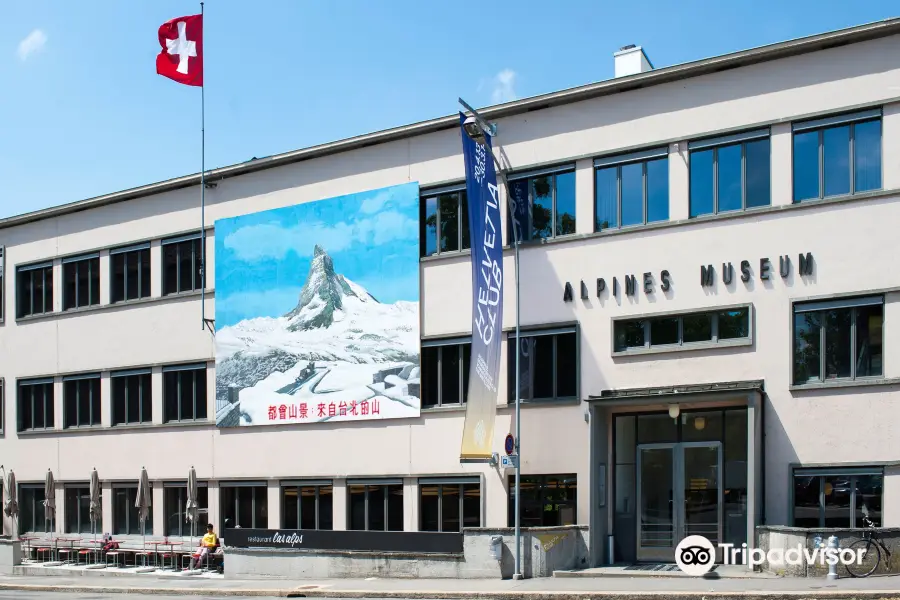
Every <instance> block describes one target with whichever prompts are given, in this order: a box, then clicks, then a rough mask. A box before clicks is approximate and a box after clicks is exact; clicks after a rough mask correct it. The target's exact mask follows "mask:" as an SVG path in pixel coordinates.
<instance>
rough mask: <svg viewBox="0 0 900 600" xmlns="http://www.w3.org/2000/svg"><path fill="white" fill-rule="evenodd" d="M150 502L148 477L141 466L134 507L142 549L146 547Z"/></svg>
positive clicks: (145, 470)
mask: <svg viewBox="0 0 900 600" xmlns="http://www.w3.org/2000/svg"><path fill="white" fill-rule="evenodd" d="M151 502H152V498H151V492H150V477H148V476H147V469H146V468H145V467H141V478H140V479H139V480H138V488H137V499H136V500H135V502H134V507H135V508H136V509H138V518H139V519H140V520H141V536H142V541H143V545H144V549H145V550H146V549H147V531H146V528H145V525H146V523H147V517H149V516H150V504H151Z"/></svg>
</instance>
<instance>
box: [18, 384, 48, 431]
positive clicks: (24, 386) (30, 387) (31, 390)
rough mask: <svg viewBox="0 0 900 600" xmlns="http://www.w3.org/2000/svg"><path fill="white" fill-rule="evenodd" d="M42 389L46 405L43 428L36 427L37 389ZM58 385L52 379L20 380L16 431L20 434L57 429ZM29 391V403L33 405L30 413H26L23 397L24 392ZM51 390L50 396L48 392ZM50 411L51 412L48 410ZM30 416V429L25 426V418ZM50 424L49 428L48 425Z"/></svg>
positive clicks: (43, 400) (42, 397)
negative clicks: (23, 407) (35, 406)
mask: <svg viewBox="0 0 900 600" xmlns="http://www.w3.org/2000/svg"><path fill="white" fill-rule="evenodd" d="M38 387H40V388H41V390H40V391H41V401H42V402H43V405H44V410H43V414H44V424H43V426H42V427H35V426H34V423H35V421H34V405H35V391H36V389H37V388H38ZM55 387H56V384H55V382H54V379H53V378H52V377H47V378H39V379H20V380H18V381H17V382H16V430H17V431H18V432H24V431H50V430H53V429H56V406H55V403H56V389H55ZM26 389H27V390H28V391H29V394H28V398H27V399H28V401H29V402H30V404H31V407H30V409H29V411H28V412H27V413H26V411H24V410H23V409H22V402H23V400H25V398H24V397H23V395H22V394H23V392H24V391H25V390H26ZM48 390H49V394H48V393H47V391H48ZM48 409H49V410H48ZM26 414H27V415H29V416H30V417H31V424H30V426H29V427H26V426H25V423H24V421H23V418H24V417H25V415H26ZM48 421H49V423H50V425H49V427H48V426H47V423H48Z"/></svg>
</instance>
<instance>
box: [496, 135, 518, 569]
mask: <svg viewBox="0 0 900 600" xmlns="http://www.w3.org/2000/svg"><path fill="white" fill-rule="evenodd" d="M491 156H492V157H493V158H494V161H495V162H496V163H497V165H498V166H500V161H498V160H497V157H496V156H494V150H493V148H491ZM499 174H500V180H501V181H502V182H503V187H504V188H505V189H506V206H507V209H508V210H509V211H511V212H514V211H515V207H514V206H513V199H512V192H511V190H510V189H509V181H508V180H507V179H506V173H505V172H504V170H503V168H502V166H501V169H500V173H499ZM510 222H511V223H513V228H512V229H513V232H512V234H513V245H514V248H513V251H514V257H515V267H516V444H515V453H516V485H515V493H516V501H515V505H514V508H513V510H515V513H516V514H515V526H516V529H515V540H516V541H515V543H516V567H515V570H514V571H513V579H524V575H523V574H522V544H521V541H522V530H521V523H520V520H521V514H522V511H521V510H520V509H521V502H522V494H521V489H520V483H521V461H522V455H521V452H520V445H521V444H520V435H521V434H522V426H521V423H522V419H521V409H522V398H521V385H522V377H521V373H522V371H521V361H522V341H521V340H520V339H519V237H520V236H519V227H521V224H517V223H516V222H515V220H514V219H513V216H512V214H511V215H510Z"/></svg>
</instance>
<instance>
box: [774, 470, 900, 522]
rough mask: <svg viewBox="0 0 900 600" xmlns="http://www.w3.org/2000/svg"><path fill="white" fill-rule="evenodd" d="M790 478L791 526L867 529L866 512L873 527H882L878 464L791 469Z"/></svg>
mask: <svg viewBox="0 0 900 600" xmlns="http://www.w3.org/2000/svg"><path fill="white" fill-rule="evenodd" d="M793 479H794V482H793V506H792V507H791V517H792V519H793V523H792V525H793V526H794V527H808V528H811V529H817V528H823V527H828V528H832V527H833V528H857V527H859V528H867V527H868V524H867V522H866V521H865V519H864V518H863V517H864V515H866V513H868V518H869V519H870V520H871V521H872V523H874V525H875V527H881V526H882V508H881V506H882V495H883V490H884V472H883V470H882V469H881V468H880V467H879V468H865V467H858V468H835V469H827V468H826V469H794V473H793ZM863 507H865V510H863Z"/></svg>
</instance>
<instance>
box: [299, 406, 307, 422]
mask: <svg viewBox="0 0 900 600" xmlns="http://www.w3.org/2000/svg"><path fill="white" fill-rule="evenodd" d="M307 416H308V415H307V412H306V402H301V403H300V418H301V419H305V418H306V417H307Z"/></svg>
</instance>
